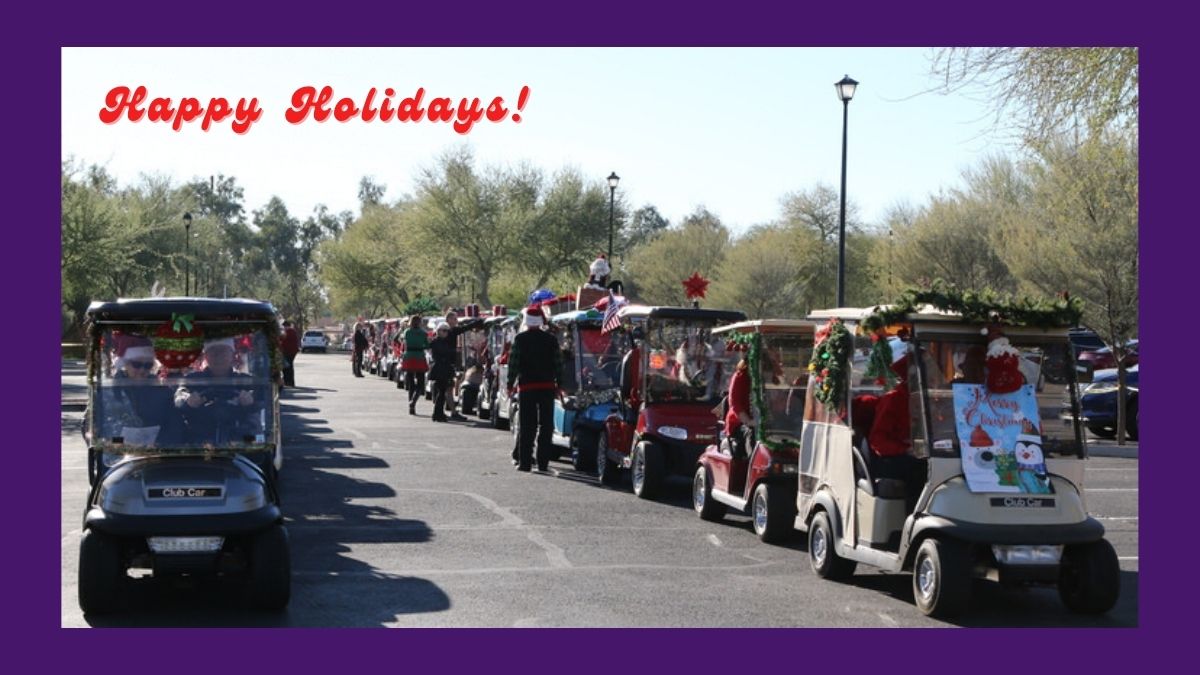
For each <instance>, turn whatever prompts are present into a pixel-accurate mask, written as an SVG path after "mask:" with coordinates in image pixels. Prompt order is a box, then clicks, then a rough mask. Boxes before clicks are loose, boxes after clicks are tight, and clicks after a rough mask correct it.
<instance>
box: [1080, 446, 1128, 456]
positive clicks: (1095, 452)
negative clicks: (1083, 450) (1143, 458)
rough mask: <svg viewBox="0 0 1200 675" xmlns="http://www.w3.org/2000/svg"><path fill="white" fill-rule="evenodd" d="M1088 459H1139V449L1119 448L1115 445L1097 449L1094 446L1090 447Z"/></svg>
mask: <svg viewBox="0 0 1200 675" xmlns="http://www.w3.org/2000/svg"><path fill="white" fill-rule="evenodd" d="M1088 457H1120V458H1122V459H1137V458H1138V448H1137V446H1136V445H1135V446H1132V447H1128V446H1127V447H1119V446H1115V445H1110V446H1100V447H1096V446H1094V445H1089V446H1088Z"/></svg>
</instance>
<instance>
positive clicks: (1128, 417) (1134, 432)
mask: <svg viewBox="0 0 1200 675" xmlns="http://www.w3.org/2000/svg"><path fill="white" fill-rule="evenodd" d="M1125 435H1126V436H1128V437H1129V440H1131V441H1136V440H1137V439H1138V400H1137V398H1131V399H1129V402H1128V403H1127V404H1126V405H1125Z"/></svg>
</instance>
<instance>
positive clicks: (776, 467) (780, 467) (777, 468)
mask: <svg viewBox="0 0 1200 675" xmlns="http://www.w3.org/2000/svg"><path fill="white" fill-rule="evenodd" d="M796 469H797V466H796V465H795V464H788V463H785V462H771V473H775V474H787V473H796Z"/></svg>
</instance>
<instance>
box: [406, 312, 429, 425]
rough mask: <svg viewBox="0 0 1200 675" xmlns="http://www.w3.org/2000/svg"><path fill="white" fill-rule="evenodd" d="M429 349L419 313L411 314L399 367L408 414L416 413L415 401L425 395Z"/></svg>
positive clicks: (427, 337)
mask: <svg viewBox="0 0 1200 675" xmlns="http://www.w3.org/2000/svg"><path fill="white" fill-rule="evenodd" d="M426 349H429V336H428V335H426V334H425V327H424V325H423V322H422V321H421V315H420V314H414V315H412V318H410V319H409V321H408V330H406V331H404V356H403V357H402V358H401V361H400V367H401V368H403V369H404V389H405V391H407V392H408V414H409V415H416V414H417V401H418V400H420V398H421V397H422V396H424V395H425V372H426V371H428V370H429V362H428V361H426V360H425V350H426Z"/></svg>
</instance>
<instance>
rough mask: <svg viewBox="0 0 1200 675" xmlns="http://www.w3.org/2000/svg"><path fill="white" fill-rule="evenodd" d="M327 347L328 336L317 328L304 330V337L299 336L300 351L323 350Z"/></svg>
mask: <svg viewBox="0 0 1200 675" xmlns="http://www.w3.org/2000/svg"><path fill="white" fill-rule="evenodd" d="M328 347H329V338H327V337H325V334H324V333H322V332H321V331H319V330H310V331H305V333H304V337H302V338H300V351H302V352H306V351H308V350H310V349H311V350H313V351H317V352H324V351H325V350H326V349H327V348H328Z"/></svg>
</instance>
